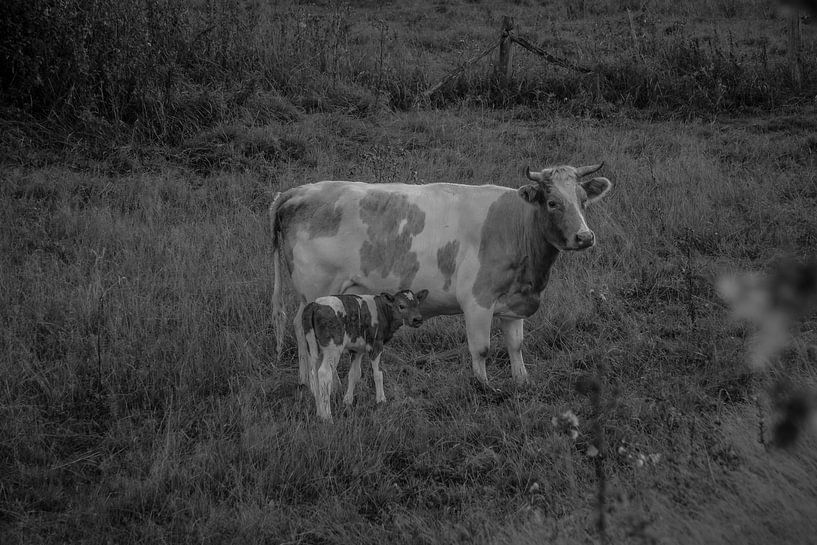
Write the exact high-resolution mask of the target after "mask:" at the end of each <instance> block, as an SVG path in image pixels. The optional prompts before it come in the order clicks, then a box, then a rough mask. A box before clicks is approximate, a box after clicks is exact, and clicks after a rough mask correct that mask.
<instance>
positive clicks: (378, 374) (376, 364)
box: [370, 344, 386, 403]
mask: <svg viewBox="0 0 817 545" xmlns="http://www.w3.org/2000/svg"><path fill="white" fill-rule="evenodd" d="M382 355H383V345H382V344H379V345H378V346H373V347H372V353H371V355H370V357H371V359H372V375H373V376H374V391H375V401H377V402H378V403H385V402H386V393H385V392H384V391H383V371H381V370H380V356H382Z"/></svg>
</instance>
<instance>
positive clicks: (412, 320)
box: [381, 290, 428, 327]
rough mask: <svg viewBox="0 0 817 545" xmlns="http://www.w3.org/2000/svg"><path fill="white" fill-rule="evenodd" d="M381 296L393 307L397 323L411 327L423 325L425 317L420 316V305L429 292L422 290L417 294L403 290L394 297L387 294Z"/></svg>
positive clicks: (393, 314)
mask: <svg viewBox="0 0 817 545" xmlns="http://www.w3.org/2000/svg"><path fill="white" fill-rule="evenodd" d="M381 295H382V296H383V297H384V298H385V299H386V301H388V302H389V304H390V305H391V310H392V316H394V319H395V321H398V322H399V323H402V324H407V325H410V326H411V327H420V326H421V325H422V323H423V316H422V314H420V303H422V302H423V300H424V299H425V298H426V296H428V290H421V291H418V292H417V293H414V292H413V291H411V290H401V291H398V292H397V293H395V294H394V295H391V294H390V293H385V292H384V293H382V294H381Z"/></svg>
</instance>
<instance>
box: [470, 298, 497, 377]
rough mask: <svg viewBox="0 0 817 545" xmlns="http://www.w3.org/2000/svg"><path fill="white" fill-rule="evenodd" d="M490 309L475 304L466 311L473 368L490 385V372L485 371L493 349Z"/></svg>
mask: <svg viewBox="0 0 817 545" xmlns="http://www.w3.org/2000/svg"><path fill="white" fill-rule="evenodd" d="M492 318H493V313H492V312H491V310H490V309H486V308H482V307H479V306H474V307H472V308H470V309H468V310H466V311H465V333H466V335H467V336H468V351H469V352H470V353H471V368H472V369H473V370H474V376H475V377H476V378H477V380H479V381H480V382H481V383H482V384H484V385H485V386H487V385H488V373H486V372H485V360H486V359H488V354H489V352H490V350H491V319H492Z"/></svg>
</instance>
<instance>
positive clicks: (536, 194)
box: [517, 184, 544, 204]
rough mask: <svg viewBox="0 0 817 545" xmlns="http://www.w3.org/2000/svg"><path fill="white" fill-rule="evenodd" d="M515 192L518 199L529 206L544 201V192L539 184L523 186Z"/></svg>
mask: <svg viewBox="0 0 817 545" xmlns="http://www.w3.org/2000/svg"><path fill="white" fill-rule="evenodd" d="M517 192H518V193H519V196H520V197H522V198H523V199H525V201H527V202H529V203H531V204H536V203H539V202H542V201H543V200H544V191H543V190H542V186H540V185H539V184H528V185H523V186H522V187H520V188H519V189H517Z"/></svg>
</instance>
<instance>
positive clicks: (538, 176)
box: [525, 167, 553, 183]
mask: <svg viewBox="0 0 817 545" xmlns="http://www.w3.org/2000/svg"><path fill="white" fill-rule="evenodd" d="M552 171H553V169H550V168H546V169H544V170H542V171H541V172H531V171H530V168H529V167H525V176H527V177H528V180H533V181H534V182H540V183H545V182H549V181H550V175H551V173H552Z"/></svg>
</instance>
